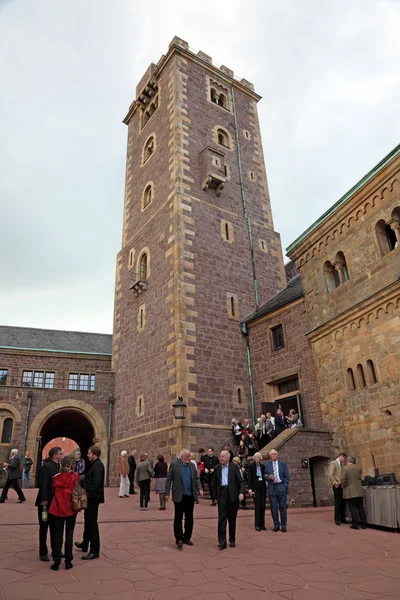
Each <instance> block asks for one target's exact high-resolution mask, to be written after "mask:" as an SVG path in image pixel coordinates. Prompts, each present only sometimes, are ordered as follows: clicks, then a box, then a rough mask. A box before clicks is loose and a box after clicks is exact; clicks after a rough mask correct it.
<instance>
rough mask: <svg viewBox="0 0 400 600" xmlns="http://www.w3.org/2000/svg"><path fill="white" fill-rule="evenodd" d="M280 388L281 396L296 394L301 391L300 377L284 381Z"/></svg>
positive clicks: (279, 385)
mask: <svg viewBox="0 0 400 600" xmlns="http://www.w3.org/2000/svg"><path fill="white" fill-rule="evenodd" d="M278 387H279V395H280V396H283V395H284V394H290V393H291V392H296V391H297V390H298V389H299V387H300V386H299V377H298V375H296V377H292V379H288V380H287V381H282V382H281V383H279V384H278Z"/></svg>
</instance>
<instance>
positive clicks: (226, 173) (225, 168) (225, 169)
mask: <svg viewBox="0 0 400 600" xmlns="http://www.w3.org/2000/svg"><path fill="white" fill-rule="evenodd" d="M224 171H225V177H228V167H227V166H226V165H224Z"/></svg>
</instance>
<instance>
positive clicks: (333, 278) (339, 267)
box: [323, 251, 350, 293]
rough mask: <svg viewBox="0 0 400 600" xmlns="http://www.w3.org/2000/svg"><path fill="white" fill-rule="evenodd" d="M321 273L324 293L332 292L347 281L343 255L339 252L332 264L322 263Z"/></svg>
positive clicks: (328, 262)
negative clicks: (323, 281) (324, 288)
mask: <svg viewBox="0 0 400 600" xmlns="http://www.w3.org/2000/svg"><path fill="white" fill-rule="evenodd" d="M323 272H324V278H325V285H326V291H327V292H328V293H329V292H333V291H334V290H335V289H336V288H338V287H339V286H341V285H342V284H343V283H345V282H346V281H348V280H349V278H350V276H349V270H348V268H347V263H346V258H345V255H344V253H343V252H342V251H339V252H338V253H337V254H336V256H335V260H334V261H333V262H331V261H329V260H327V261H326V262H325V263H324V269H323Z"/></svg>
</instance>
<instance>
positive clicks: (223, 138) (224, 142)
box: [217, 127, 231, 148]
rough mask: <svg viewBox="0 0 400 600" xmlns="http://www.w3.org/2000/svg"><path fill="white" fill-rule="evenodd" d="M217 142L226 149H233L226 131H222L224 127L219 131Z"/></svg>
mask: <svg viewBox="0 0 400 600" xmlns="http://www.w3.org/2000/svg"><path fill="white" fill-rule="evenodd" d="M217 140H218V144H220V146H223V147H224V148H230V147H231V144H230V136H229V134H228V132H227V131H226V130H225V129H222V127H219V128H218V129H217Z"/></svg>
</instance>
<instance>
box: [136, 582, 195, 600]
mask: <svg viewBox="0 0 400 600" xmlns="http://www.w3.org/2000/svg"><path fill="white" fill-rule="evenodd" d="M198 593H199V590H198V588H197V587H190V586H189V585H185V586H174V587H173V588H169V589H168V590H159V591H158V592H155V594H154V595H153V596H152V599H151V600H185V598H191V597H192V596H196V595H198ZM134 600H136V593H135V599H134Z"/></svg>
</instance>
